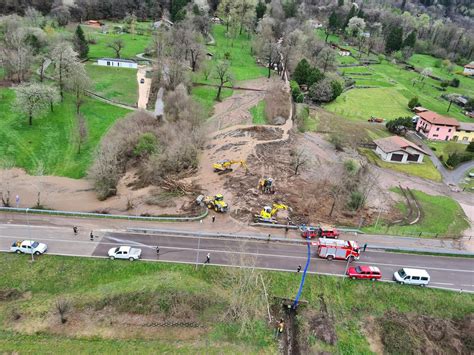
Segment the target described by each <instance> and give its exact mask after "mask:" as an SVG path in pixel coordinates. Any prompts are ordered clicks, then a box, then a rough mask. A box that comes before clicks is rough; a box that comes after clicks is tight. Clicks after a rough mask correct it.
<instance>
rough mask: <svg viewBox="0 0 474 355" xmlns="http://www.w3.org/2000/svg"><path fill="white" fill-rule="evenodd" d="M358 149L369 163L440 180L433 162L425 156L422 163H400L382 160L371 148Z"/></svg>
mask: <svg viewBox="0 0 474 355" xmlns="http://www.w3.org/2000/svg"><path fill="white" fill-rule="evenodd" d="M359 151H360V152H361V153H362V154H364V155H365V156H366V157H367V159H368V160H369V162H370V163H372V164H375V165H377V166H379V167H381V168H384V169H391V170H395V171H398V172H401V173H405V174H409V175H414V176H419V177H421V178H423V179H428V180H433V181H442V177H441V174H440V172H439V171H438V170H437V169H436V167H435V166H434V165H433V162H432V161H431V160H430V158H429V157H425V158H424V160H423V163H421V164H400V163H389V162H385V161H383V160H382V159H380V158H379V156H378V155H377V154H376V153H375V152H374V151H373V150H372V149H369V148H359Z"/></svg>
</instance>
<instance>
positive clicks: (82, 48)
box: [74, 25, 89, 59]
mask: <svg viewBox="0 0 474 355" xmlns="http://www.w3.org/2000/svg"><path fill="white" fill-rule="evenodd" d="M74 49H75V50H76V52H77V53H78V54H79V58H81V59H86V58H87V55H88V54H89V45H88V44H87V40H86V36H85V35H84V31H83V30H82V27H81V25H77V27H76V32H75V34H74Z"/></svg>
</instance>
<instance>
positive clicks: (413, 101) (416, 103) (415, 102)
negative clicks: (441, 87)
mask: <svg viewBox="0 0 474 355" xmlns="http://www.w3.org/2000/svg"><path fill="white" fill-rule="evenodd" d="M420 105H421V104H420V101H419V100H418V97H417V96H415V97H413V98H411V99H410V101H408V107H409V108H410V110H413V108H414V107H417V106H420Z"/></svg>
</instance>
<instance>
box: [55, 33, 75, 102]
mask: <svg viewBox="0 0 474 355" xmlns="http://www.w3.org/2000/svg"><path fill="white" fill-rule="evenodd" d="M51 58H52V60H53V62H54V65H55V69H56V76H57V80H58V84H59V93H60V95H61V101H62V100H63V99H64V88H65V80H66V77H67V76H68V75H69V72H70V70H71V68H72V67H73V66H74V64H75V63H77V61H78V59H77V53H76V52H75V51H74V50H73V49H72V45H71V44H70V43H69V42H65V41H61V42H59V43H57V44H56V45H55V46H54V47H53V50H52V51H51Z"/></svg>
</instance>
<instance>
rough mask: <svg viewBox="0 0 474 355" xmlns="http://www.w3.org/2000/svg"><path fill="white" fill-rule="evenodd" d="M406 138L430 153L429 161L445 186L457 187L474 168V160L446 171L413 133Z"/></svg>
mask: <svg viewBox="0 0 474 355" xmlns="http://www.w3.org/2000/svg"><path fill="white" fill-rule="evenodd" d="M407 136H408V137H409V138H410V139H411V140H413V141H414V142H415V143H416V144H418V145H421V146H422V148H423V149H424V150H426V151H427V152H428V153H430V159H431V161H432V162H433V164H434V166H435V167H436V169H438V171H439V172H440V173H441V176H442V177H443V181H444V182H445V183H446V184H448V185H449V184H453V185H457V184H458V183H459V182H460V181H461V180H462V179H463V178H464V175H465V174H466V173H467V172H468V171H469V170H470V169H473V168H474V160H471V161H468V162H465V163H462V164H460V165H458V167H457V168H456V169H453V170H449V169H446V167H445V166H444V164H443V163H442V162H441V161H440V160H439V159H438V157H437V156H436V154H435V153H434V152H433V151H432V150H431V148H430V147H429V146H428V145H427V144H425V142H424V141H423V140H422V139H420V138H419V137H418V136H416V135H415V134H414V133H413V132H409V133H408V134H407Z"/></svg>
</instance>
